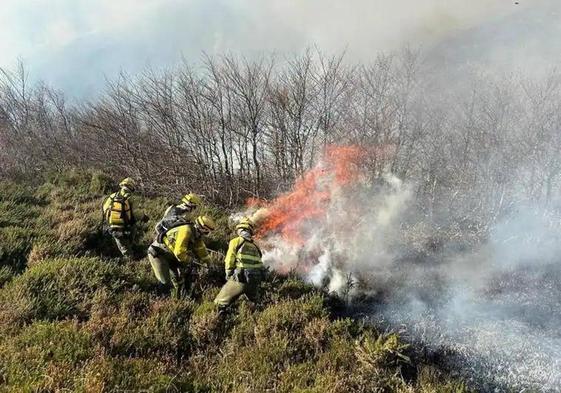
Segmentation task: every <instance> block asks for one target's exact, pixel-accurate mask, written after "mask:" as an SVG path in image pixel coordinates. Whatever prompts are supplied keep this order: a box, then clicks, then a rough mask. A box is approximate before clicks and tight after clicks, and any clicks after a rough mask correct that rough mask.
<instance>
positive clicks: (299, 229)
mask: <svg viewBox="0 0 561 393" xmlns="http://www.w3.org/2000/svg"><path fill="white" fill-rule="evenodd" d="M365 154H366V149H364V148H362V147H359V146H328V147H327V148H326V149H325V152H324V154H323V156H322V160H321V161H320V164H319V165H317V166H316V167H314V168H313V169H311V170H310V171H308V172H306V173H305V174H304V175H303V176H302V178H300V179H298V180H297V181H296V183H295V184H294V187H293V189H292V191H290V192H288V193H286V194H283V195H281V196H280V197H278V198H276V199H275V200H273V201H272V202H270V203H263V202H262V201H258V200H255V199H252V200H249V201H248V205H250V206H253V207H255V206H262V207H265V208H266V209H267V212H266V215H265V218H264V219H263V221H262V222H261V223H260V225H259V231H258V234H257V236H258V237H263V236H264V235H265V234H270V233H279V234H280V235H281V236H282V237H283V238H284V239H285V240H287V241H289V242H291V243H293V244H298V245H302V244H303V243H304V241H305V240H304V239H305V232H306V228H308V229H311V228H312V227H313V226H314V223H317V222H318V221H319V220H321V219H323V218H324V217H325V215H326V211H327V207H328V206H329V203H330V202H331V199H332V197H333V191H335V190H337V189H340V188H341V187H344V186H348V185H352V184H354V183H356V182H357V181H358V180H359V179H360V177H361V173H362V172H361V165H360V164H361V162H362V161H363V159H364V157H365Z"/></svg>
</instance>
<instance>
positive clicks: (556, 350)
mask: <svg viewBox="0 0 561 393" xmlns="http://www.w3.org/2000/svg"><path fill="white" fill-rule="evenodd" d="M359 183H360V184H358V185H352V186H345V187H339V186H337V185H334V184H332V185H329V186H328V187H327V188H328V189H329V192H330V198H329V201H330V202H329V204H328V206H327V207H326V214H325V215H324V217H322V218H321V219H315V220H313V221H312V222H306V221H304V222H302V223H301V225H302V228H300V229H302V232H301V233H304V234H306V238H305V242H304V244H302V245H295V244H293V243H291V242H289V241H287V240H286V239H285V238H283V237H282V236H280V235H278V234H273V235H271V236H269V237H266V238H265V239H263V240H264V241H265V243H266V244H267V247H268V250H267V251H266V253H265V255H264V260H265V263H266V264H267V265H269V266H271V267H272V268H273V269H275V270H278V271H281V272H288V271H296V272H298V273H299V274H300V275H301V276H302V277H303V278H304V279H305V280H306V281H308V282H310V283H312V284H313V285H315V286H317V287H320V288H323V289H325V290H326V291H327V292H329V293H332V294H337V295H338V296H340V297H341V298H343V299H344V300H347V301H352V300H353V299H359V300H361V302H362V304H363V305H364V297H365V296H367V298H368V299H369V300H368V302H367V303H366V308H367V311H368V315H369V320H370V321H371V322H372V323H376V324H380V325H381V326H383V327H386V328H387V327H388V326H390V327H395V328H399V329H401V328H402V327H403V326H407V330H405V331H403V334H404V335H405V337H406V338H407V339H408V340H410V341H413V342H417V343H420V344H422V346H423V347H424V348H426V350H427V351H428V352H429V353H437V354H438V353H446V354H448V355H447V357H446V360H445V362H444V363H445V364H444V366H446V367H449V369H450V370H451V371H452V372H459V373H460V376H462V377H463V378H466V379H468V380H469V381H471V382H472V383H473V384H474V386H476V387H477V388H479V389H482V390H491V389H498V391H502V390H512V389H514V390H518V391H520V390H523V389H528V388H530V389H534V390H536V389H537V390H539V391H555V390H556V389H557V388H558V387H559V386H561V360H560V359H561V316H560V313H559V310H561V267H560V263H559V262H560V261H561V258H560V257H559V256H560V255H561V230H560V227H559V222H561V219H559V217H557V218H556V217H555V216H553V215H552V212H545V211H543V210H540V209H537V208H536V207H535V206H527V205H520V206H518V208H517V209H514V208H513V209H512V211H511V212H509V213H508V214H506V215H505V216H504V217H503V218H501V219H499V220H498V221H497V222H496V223H495V224H493V225H492V227H491V228H490V230H489V231H488V234H487V236H486V237H485V238H483V239H480V242H479V243H478V244H477V245H476V246H473V245H470V247H465V245H464V246H462V245H461V244H460V245H459V244H458V242H457V241H455V240H453V238H454V237H461V236H460V235H458V236H450V235H449V234H447V235H446V236H444V235H443V236H442V237H443V238H444V240H441V241H440V242H439V243H438V245H437V246H434V247H433V246H432V242H433V241H434V238H437V237H438V236H439V235H440V234H439V230H441V229H439V228H436V227H435V226H434V225H433V223H431V222H430V221H428V219H426V218H425V215H424V214H422V212H420V211H419V210H420V209H419V208H418V207H417V206H416V205H415V204H414V201H415V200H416V196H415V195H414V192H413V190H414V187H413V186H412V185H408V184H404V183H403V182H402V181H400V179H398V178H397V177H395V176H393V175H391V174H386V175H384V176H383V179H380V180H378V181H376V182H375V184H371V183H370V184H369V183H368V182H366V181H362V182H359ZM321 187H322V189H325V187H326V185H325V184H322V185H321ZM458 370H459V371H458ZM544 370H547V371H544Z"/></svg>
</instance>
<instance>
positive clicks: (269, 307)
mask: <svg viewBox="0 0 561 393" xmlns="http://www.w3.org/2000/svg"><path fill="white" fill-rule="evenodd" d="M112 186H113V185H112V182H111V181H110V180H109V179H107V178H105V177H104V176H103V175H100V174H97V173H94V174H91V173H78V172H72V173H69V174H66V175H64V176H60V175H59V176H51V177H49V178H48V179H46V180H45V182H44V184H42V185H41V186H39V187H35V186H31V185H29V184H24V183H22V182H19V183H17V182H3V183H1V185H0V391H5V392H11V391H14V392H16V391H17V392H32V391H34V392H59V391H76V392H101V391H103V392H112V391H150V392H180V391H186V392H265V391H269V392H271V391H273V392H293V391H296V392H386V391H387V392H389V391H391V392H459V391H465V388H464V385H463V384H462V383H460V382H457V381H451V380H449V379H448V378H447V377H446V376H445V375H444V374H443V373H442V372H440V371H439V370H438V369H437V368H436V367H434V366H431V365H427V364H423V363H422V362H420V361H419V360H418V359H412V358H410V354H411V353H412V351H410V349H409V348H408V345H407V344H405V343H404V342H402V341H401V340H400V338H399V337H398V335H396V334H393V333H383V334H382V333H380V332H377V331H376V330H375V329H374V328H372V327H369V326H365V325H364V324H362V323H360V322H358V321H356V320H353V319H350V318H341V317H337V316H336V311H337V309H338V306H340V303H339V302H338V301H337V300H336V299H333V298H330V297H329V296H327V295H326V294H324V293H322V292H320V291H318V290H316V289H314V288H313V287H311V286H310V285H307V284H305V283H304V282H302V281H300V280H299V279H298V278H296V277H292V276H281V275H278V274H276V273H274V272H273V273H271V274H270V276H269V278H268V279H267V282H266V283H265V297H264V299H263V303H262V304H261V305H259V306H258V307H257V308H256V309H253V308H252V307H249V305H248V303H246V302H245V301H241V302H239V303H238V306H237V308H236V310H235V311H234V312H233V313H231V314H229V315H228V316H227V317H226V318H225V319H220V318H219V317H218V314H217V312H216V309H215V307H214V304H213V303H212V299H213V298H214V296H215V295H216V293H217V291H218V290H219V288H220V285H221V283H222V280H223V277H222V276H223V274H222V269H221V266H220V263H221V254H220V253H218V252H216V253H213V263H214V266H212V268H211V269H209V270H208V271H207V270H204V271H203V270H201V271H200V272H199V274H200V279H199V281H198V283H199V284H198V286H197V287H196V290H195V293H194V296H193V300H173V299H170V298H169V297H168V296H166V295H165V294H163V293H162V292H161V289H160V288H159V286H158V284H157V281H156V280H155V278H154V277H153V274H152V272H151V269H150V266H149V263H148V261H147V259H146V258H143V259H141V260H138V261H135V262H131V263H128V264H120V263H119V261H118V259H116V258H115V256H116V254H115V250H114V247H113V245H112V244H111V243H110V242H109V240H108V238H106V237H105V236H104V235H103V233H102V232H101V230H100V221H101V217H100V216H101V214H100V202H101V199H102V196H103V195H105V194H106V193H107V192H109V190H111V189H112ZM139 205H140V206H142V207H143V209H145V211H146V213H147V214H148V215H149V216H150V218H151V220H150V221H149V222H148V223H146V224H142V226H141V230H140V237H141V240H140V243H142V244H141V245H139V249H138V252H139V254H140V253H142V252H143V249H145V247H146V245H147V244H148V242H149V241H150V238H151V235H152V232H151V228H153V225H154V223H155V220H156V219H157V218H158V217H159V216H160V214H161V212H162V211H163V210H164V207H165V205H166V200H165V198H162V197H150V198H146V197H141V198H140V201H139ZM210 213H212V214H213V215H214V216H215V217H217V218H218V219H219V220H218V222H219V224H220V229H219V230H217V231H216V233H215V235H214V236H215V237H214V239H211V246H212V247H214V248H216V249H218V250H219V249H221V247H223V246H224V245H225V244H226V241H227V240H228V239H227V236H228V232H229V230H228V227H227V222H228V220H227V214H226V213H225V212H220V211H218V210H217V209H212V211H211V212H210Z"/></svg>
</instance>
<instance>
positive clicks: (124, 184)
mask: <svg viewBox="0 0 561 393" xmlns="http://www.w3.org/2000/svg"><path fill="white" fill-rule="evenodd" d="M119 187H121V188H128V189H129V191H134V190H135V189H136V182H135V181H134V179H133V178H131V177H127V178H125V179H123V180H121V182H120V183H119Z"/></svg>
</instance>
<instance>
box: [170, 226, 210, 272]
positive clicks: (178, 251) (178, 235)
mask: <svg viewBox="0 0 561 393" xmlns="http://www.w3.org/2000/svg"><path fill="white" fill-rule="evenodd" d="M163 243H164V244H165V246H166V248H167V249H168V251H169V252H171V253H172V254H173V255H175V257H176V258H177V260H178V261H179V262H183V263H189V262H191V258H192V255H191V254H194V255H195V256H196V257H197V258H198V259H199V261H201V263H205V264H207V263H208V262H210V255H209V254H208V251H207V249H206V246H205V243H204V242H203V239H202V237H201V236H200V235H199V234H198V233H197V232H196V230H195V228H193V225H192V224H184V225H180V226H177V227H175V228H172V229H170V230H169V231H167V232H166V234H165V235H164V237H163Z"/></svg>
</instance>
